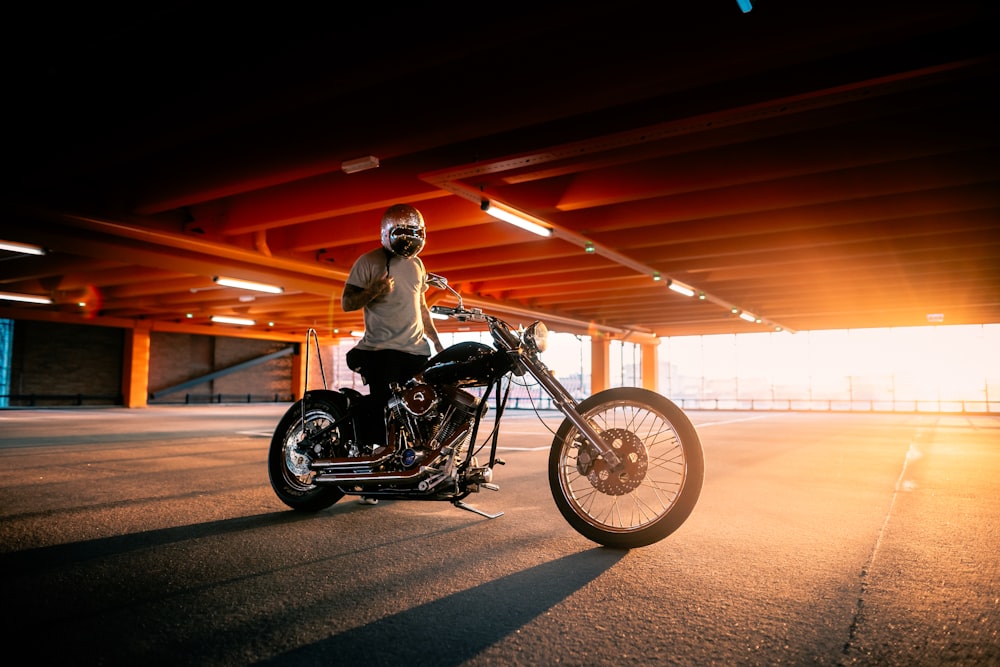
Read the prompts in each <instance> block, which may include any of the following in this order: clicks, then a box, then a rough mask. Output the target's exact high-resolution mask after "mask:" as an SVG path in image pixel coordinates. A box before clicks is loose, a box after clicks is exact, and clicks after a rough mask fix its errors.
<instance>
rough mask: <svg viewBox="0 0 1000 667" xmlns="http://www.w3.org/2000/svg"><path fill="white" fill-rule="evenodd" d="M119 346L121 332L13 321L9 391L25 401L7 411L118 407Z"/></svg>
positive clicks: (15, 401) (122, 337) (121, 344)
mask: <svg viewBox="0 0 1000 667" xmlns="http://www.w3.org/2000/svg"><path fill="white" fill-rule="evenodd" d="M124 344H125V335H124V331H122V330H121V329H113V328H108V327H94V326H86V325H69V324H54V323H50V322H33V321H26V320H18V321H16V322H15V323H14V343H13V345H12V346H11V374H10V390H9V391H10V394H11V395H13V396H17V395H20V396H22V397H25V398H21V399H12V400H11V401H10V405H12V406H16V405H30V404H31V403H32V400H33V399H31V398H28V397H31V396H35V397H36V398H35V399H34V402H35V404H37V405H53V404H56V405H75V404H77V403H82V404H110V405H114V404H121V397H120V394H121V381H122V356H123V350H124ZM46 396H49V397H53V398H44V397H46ZM80 396H82V397H89V398H78V397H80Z"/></svg>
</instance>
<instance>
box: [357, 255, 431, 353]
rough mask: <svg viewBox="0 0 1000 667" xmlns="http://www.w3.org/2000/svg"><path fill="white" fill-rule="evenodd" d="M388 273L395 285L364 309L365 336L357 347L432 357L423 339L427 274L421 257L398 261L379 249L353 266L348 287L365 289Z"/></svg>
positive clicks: (397, 258) (402, 258) (396, 257)
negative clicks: (422, 311) (422, 312)
mask: <svg viewBox="0 0 1000 667" xmlns="http://www.w3.org/2000/svg"><path fill="white" fill-rule="evenodd" d="M387 258H388V269H387ZM387 272H388V275H390V276H392V278H393V280H394V281H395V282H394V285H393V288H392V291H391V292H389V293H388V294H386V295H384V296H380V297H379V298H377V299H374V300H372V301H370V302H369V303H368V305H366V306H365V307H364V318H365V335H364V337H362V339H361V341H360V342H358V344H357V345H356V346H355V347H356V348H357V349H359V350H399V351H400V352H408V353H410V354H424V355H429V354H430V353H431V347H430V344H429V343H428V342H427V341H426V340H425V339H424V320H423V317H422V315H421V308H420V306H421V304H422V302H423V294H424V292H425V291H427V272H426V270H425V269H424V263H423V261H421V259H420V258H419V257H399V256H397V255H393V254H392V253H388V252H387V251H386V250H385V249H384V248H381V247H379V248H376V249H374V250H371V251H369V252H366V253H365V254H363V255H361V257H359V258H358V259H357V261H356V262H354V266H352V267H351V273H350V274H349V275H348V276H347V284H348V285H354V286H355V287H358V288H361V289H365V288H366V287H367V286H368V285H371V284H372V283H373V282H375V281H376V280H378V279H379V278H380V277H382V276H384V275H386V274H387Z"/></svg>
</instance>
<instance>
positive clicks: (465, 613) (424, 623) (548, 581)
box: [255, 547, 628, 667]
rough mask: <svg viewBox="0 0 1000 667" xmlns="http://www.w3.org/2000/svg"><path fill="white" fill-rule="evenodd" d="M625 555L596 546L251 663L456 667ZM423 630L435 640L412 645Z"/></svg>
mask: <svg viewBox="0 0 1000 667" xmlns="http://www.w3.org/2000/svg"><path fill="white" fill-rule="evenodd" d="M627 553H628V551H625V550H616V549H607V548H604V547H596V548H593V549H588V550H587V551H581V552H579V553H575V554H570V555H568V556H564V557H562V558H559V559H557V560H554V561H550V562H547V563H543V564H541V565H536V566H535V567H532V568H529V569H527V570H523V571H521V572H516V573H514V574H510V575H507V576H505V577H502V578H500V579H497V580H495V581H490V582H487V583H483V584H480V585H479V586H475V587H473V588H470V589H468V590H465V591H462V592H460V593H455V594H452V595H448V596H446V597H443V598H441V599H439V600H435V601H433V602H428V603H426V604H422V605H419V606H417V607H414V608H412V609H407V610H405V611H402V612H399V613H398V614H393V615H391V616H387V617H385V618H382V619H380V620H378V621H375V622H373V623H368V624H367V625H364V626H361V627H358V628H355V629H353V630H350V631H347V632H342V633H340V634H337V635H334V636H332V637H329V638H327V639H325V640H323V641H320V642H316V643H313V644H309V645H307V646H302V647H300V648H297V649H294V650H292V651H288V652H286V653H283V654H281V655H278V656H275V657H273V658H271V659H269V660H265V661H262V662H258V663H255V664H256V665H270V666H275V667H278V666H284V665H319V664H338V665H339V664H343V665H350V664H358V665H407V666H408V667H419V666H420V665H433V666H434V667H450V666H453V665H455V666H457V665H461V664H463V663H465V662H467V661H468V660H470V659H472V658H474V657H475V656H477V655H478V654H479V653H481V652H482V651H484V650H486V649H488V648H489V647H490V646H493V645H495V644H496V643H497V642H499V641H501V640H502V639H503V638H504V637H506V636H508V635H510V634H513V633H515V632H517V631H518V630H519V629H520V628H522V627H523V626H525V625H527V624H529V623H531V622H532V621H533V620H534V619H536V618H538V617H539V616H542V615H543V614H545V613H546V612H547V611H549V610H550V609H552V608H553V607H554V606H556V605H558V604H559V603H560V602H562V601H563V600H565V599H566V598H568V597H570V596H571V595H573V594H574V593H576V592H577V591H580V590H581V589H582V588H584V587H585V586H586V585H587V584H589V583H590V582H592V581H594V580H595V579H597V578H598V577H599V576H600V575H602V574H603V573H605V572H607V571H608V570H610V569H611V568H612V567H614V565H615V564H617V563H618V562H619V561H620V560H621V559H622V558H624V557H625V555H626V554H627ZM428 628H440V629H445V634H444V638H442V639H441V640H440V641H438V640H432V641H424V642H412V641H408V640H407V639H406V638H414V637H424V636H426V635H427V632H428Z"/></svg>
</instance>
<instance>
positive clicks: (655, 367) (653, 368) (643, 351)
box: [639, 341, 660, 391]
mask: <svg viewBox="0 0 1000 667" xmlns="http://www.w3.org/2000/svg"><path fill="white" fill-rule="evenodd" d="M659 350H660V342H659V341H657V342H656V344H653V343H643V344H642V345H640V346H639V353H640V355H641V356H642V359H641V362H640V363H641V364H642V386H643V387H644V388H646V389H649V390H651V391H656V387H657V385H658V384H659V376H658V374H659V370H660V364H659V356H658V354H659Z"/></svg>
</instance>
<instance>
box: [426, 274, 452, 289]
mask: <svg viewBox="0 0 1000 667" xmlns="http://www.w3.org/2000/svg"><path fill="white" fill-rule="evenodd" d="M427 284H428V285H430V286H431V287H437V288H438V289H448V279H447V278H445V277H444V276H439V275H438V274H436V273H428V274H427Z"/></svg>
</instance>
